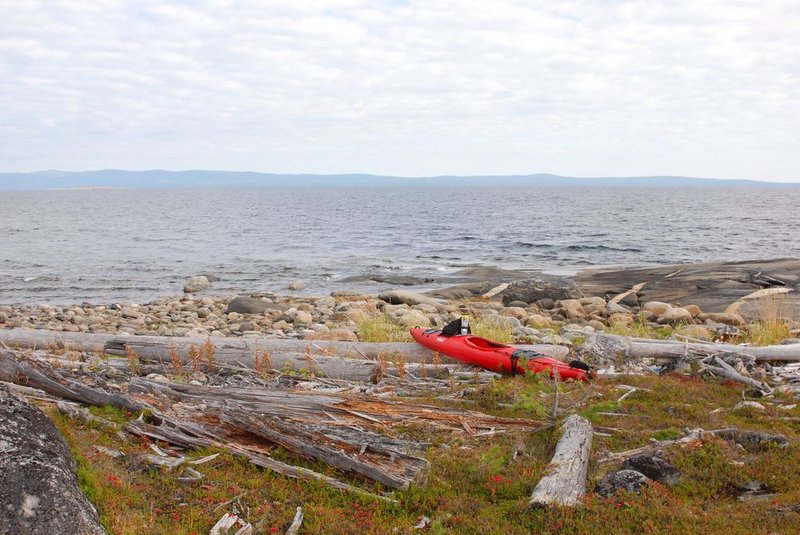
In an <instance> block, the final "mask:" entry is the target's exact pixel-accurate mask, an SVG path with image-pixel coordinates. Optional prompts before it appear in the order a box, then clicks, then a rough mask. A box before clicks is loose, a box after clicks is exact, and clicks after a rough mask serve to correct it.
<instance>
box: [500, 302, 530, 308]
mask: <svg viewBox="0 0 800 535" xmlns="http://www.w3.org/2000/svg"><path fill="white" fill-rule="evenodd" d="M528 304H529V303H526V302H524V301H511V302H509V303H508V304H507V305H505V306H507V307H509V308H512V307H513V308H525V307H527V306H528Z"/></svg>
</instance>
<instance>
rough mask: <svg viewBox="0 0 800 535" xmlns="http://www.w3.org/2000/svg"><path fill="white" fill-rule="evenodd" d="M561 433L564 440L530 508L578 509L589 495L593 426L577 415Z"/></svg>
mask: <svg viewBox="0 0 800 535" xmlns="http://www.w3.org/2000/svg"><path fill="white" fill-rule="evenodd" d="M561 430H562V434H561V438H560V439H559V440H558V444H556V451H555V454H553V459H552V460H551V461H550V464H549V465H548V466H547V469H546V475H545V476H544V477H543V478H542V479H541V480H539V483H538V484H537V485H536V487H535V488H534V489H533V492H532V493H531V499H530V502H529V504H528V505H529V506H530V507H549V506H553V505H557V506H568V507H575V506H577V505H579V504H580V502H581V499H582V498H583V496H584V495H585V494H586V474H587V473H588V471H589V449H590V448H591V446H592V424H591V423H590V422H589V420H587V419H586V418H583V417H582V416H578V415H577V414H573V415H572V416H569V417H568V418H567V419H566V420H564V423H563V424H562V426H561Z"/></svg>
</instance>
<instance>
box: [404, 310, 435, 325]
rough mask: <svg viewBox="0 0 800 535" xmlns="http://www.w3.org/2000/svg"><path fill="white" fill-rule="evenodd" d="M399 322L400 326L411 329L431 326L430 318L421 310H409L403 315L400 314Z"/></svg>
mask: <svg viewBox="0 0 800 535" xmlns="http://www.w3.org/2000/svg"><path fill="white" fill-rule="evenodd" d="M397 321H398V323H399V324H400V325H403V326H405V327H409V328H411V327H429V326H430V321H429V320H428V317H427V316H426V315H425V314H423V313H422V312H420V311H419V310H407V311H406V312H404V313H402V314H398V316H397Z"/></svg>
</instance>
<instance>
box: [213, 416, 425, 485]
mask: <svg viewBox="0 0 800 535" xmlns="http://www.w3.org/2000/svg"><path fill="white" fill-rule="evenodd" d="M220 421H221V422H223V423H226V424H229V425H231V426H233V427H235V428H237V429H240V430H242V431H247V432H249V433H252V434H254V435H256V436H259V437H262V438H265V439H267V440H268V441H270V442H272V443H274V444H279V445H281V446H283V447H284V448H286V449H287V450H289V451H291V452H293V453H296V454H298V455H300V456H301V457H306V458H310V459H318V460H321V461H324V462H325V463H327V464H329V465H331V466H334V467H336V468H338V469H340V470H342V471H345V472H350V473H355V474H359V475H360V476H363V477H366V478H368V479H372V480H374V481H377V482H379V483H381V484H383V485H385V486H386V487H389V488H393V489H407V488H408V487H409V485H410V484H411V483H413V482H415V481H418V480H421V479H423V478H424V477H425V475H427V472H428V468H429V466H430V465H429V463H428V461H427V460H425V459H422V458H420V457H414V456H412V455H407V454H405V453H402V452H400V451H398V450H396V449H389V448H387V447H384V446H377V445H374V444H369V443H367V442H364V443H361V444H359V443H357V442H349V441H347V440H343V439H342V438H341V437H337V436H333V435H332V434H330V433H327V434H326V433H325V429H324V428H322V429H313V427H311V426H301V425H298V424H296V423H294V424H291V425H288V424H286V423H284V422H282V421H281V420H279V419H277V418H270V417H266V416H263V415H262V416H260V417H256V416H254V415H252V414H249V413H248V412H247V411H242V410H231V409H227V410H223V411H222V412H221V414H220Z"/></svg>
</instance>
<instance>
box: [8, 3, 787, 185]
mask: <svg viewBox="0 0 800 535" xmlns="http://www.w3.org/2000/svg"><path fill="white" fill-rule="evenodd" d="M0 13H2V17H0V172H11V171H36V170H43V169H60V170H64V171H80V170H89V169H105V168H117V169H133V170H138V169H154V168H159V169H169V170H183V169H219V170H234V171H238V170H241V171H261V172H274V173H323V174H334V173H374V174H385V175H395V176H436V175H446V174H454V175H487V174H532V173H555V174H561V175H568V176H643V175H683V176H697V177H712V178H748V179H755V180H771V181H784V182H788V181H791V182H800V134H798V132H800V0H762V1H756V0H748V1H740V0H703V1H702V2H699V1H696V0H686V1H684V0H674V1H665V2H657V1H624V0H602V1H589V0H548V1H532V0H521V1H515V0H468V1H466V2H465V1H449V0H425V1H415V0H412V1H397V0H395V1H380V0H371V1H370V0H364V1H361V0H325V1H319V0H317V1H314V0H286V1H282V0H275V1H266V0H265V1H228V0H209V1H197V2H190V1H174V2H167V1H151V0H139V1H127V2H126V1H114V0H88V1H84V0H50V1H46V2H37V1H32V0H0Z"/></svg>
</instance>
